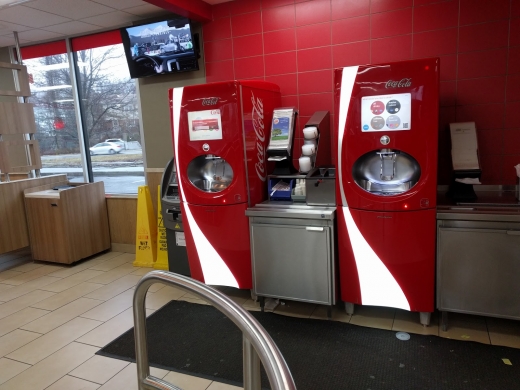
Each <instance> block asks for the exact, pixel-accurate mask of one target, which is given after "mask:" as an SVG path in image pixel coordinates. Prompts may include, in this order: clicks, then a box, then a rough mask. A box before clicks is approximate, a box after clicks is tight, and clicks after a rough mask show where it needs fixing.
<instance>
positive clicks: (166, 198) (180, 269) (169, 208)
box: [161, 158, 191, 276]
mask: <svg viewBox="0 0 520 390" xmlns="http://www.w3.org/2000/svg"><path fill="white" fill-rule="evenodd" d="M161 213H162V217H163V222H164V227H165V228H166V241H167V245H168V270H169V271H170V272H175V273H177V274H181V275H185V276H191V273H190V265H189V263H188V253H187V251H186V240H185V239H184V228H183V225H182V213H181V200H180V197H179V184H178V182H177V172H176V170H175V163H174V160H173V158H172V159H171V160H170V162H168V164H167V165H166V168H165V170H164V174H163V177H162V181H161Z"/></svg>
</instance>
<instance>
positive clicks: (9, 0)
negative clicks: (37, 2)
mask: <svg viewBox="0 0 520 390" xmlns="http://www.w3.org/2000/svg"><path fill="white" fill-rule="evenodd" d="M29 1H32V0H0V8H5V7H11V6H13V5H20V4H23V3H27V2H29Z"/></svg>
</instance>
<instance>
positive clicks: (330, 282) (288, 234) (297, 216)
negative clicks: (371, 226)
mask: <svg viewBox="0 0 520 390" xmlns="http://www.w3.org/2000/svg"><path fill="white" fill-rule="evenodd" d="M287 207H289V206H287ZM292 207H293V208H287V209H283V208H280V207H279V208H271V209H269V208H267V207H266V205H263V206H262V205H259V206H256V207H254V208H250V209H248V210H247V212H246V214H247V215H248V216H249V221H250V234H251V257H252V266H253V293H254V294H256V295H257V296H260V297H271V298H282V299H290V300H296V301H302V302H312V303H318V304H324V305H333V304H335V303H336V282H335V277H336V276H335V273H336V271H335V257H334V234H335V233H334V218H335V208H317V207H312V206H306V205H305V206H303V205H302V206H300V207H299V208H296V207H295V206H292Z"/></svg>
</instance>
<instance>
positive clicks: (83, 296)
mask: <svg viewBox="0 0 520 390" xmlns="http://www.w3.org/2000/svg"><path fill="white" fill-rule="evenodd" d="M82 283H88V282H82ZM82 283H80V284H82ZM92 284H97V283H92ZM77 286H78V285H76V286H72V287H71V288H74V287H77ZM103 286H105V285H103ZM99 288H102V287H99ZM68 290H70V288H68V289H67V290H63V291H61V292H59V293H54V295H57V294H61V293H64V292H65V291H68ZM94 291H96V290H93V291H90V292H88V293H86V294H84V295H82V296H80V297H77V298H76V299H74V300H72V301H70V302H68V303H66V304H65V305H62V306H60V307H58V308H56V309H54V310H50V312H51V313H52V312H53V311H56V310H58V309H61V308H62V307H63V306H66V305H68V304H69V303H72V302H75V301H77V300H78V299H80V298H86V297H85V295H88V294H90V293H92V292H94ZM46 292H52V291H46ZM54 295H51V296H50V297H49V298H52V297H53V296H54ZM49 298H45V299H43V301H44V300H46V299H49ZM87 299H93V300H95V301H102V302H106V300H103V299H96V298H87ZM40 302H42V301H39V302H35V303H34V304H38V303H40ZM29 307H31V308H33V309H39V310H48V309H40V308H39V307H33V306H29Z"/></svg>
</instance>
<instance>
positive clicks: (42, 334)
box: [8, 317, 103, 366]
mask: <svg viewBox="0 0 520 390" xmlns="http://www.w3.org/2000/svg"><path fill="white" fill-rule="evenodd" d="M76 318H78V317H74V318H72V319H71V320H69V321H67V322H64V323H63V324H61V325H59V326H57V327H56V328H54V329H51V330H50V331H48V332H47V333H38V332H32V331H30V330H25V329H21V328H17V329H15V330H22V331H24V332H31V333H35V334H39V335H40V337H37V338H35V339H34V340H31V341H29V342H28V343H27V344H24V345H22V346H20V347H18V348H17V349H15V350H13V351H11V352H9V353H8V355H10V354H12V353H13V352H16V351H17V350H19V349H21V348H23V347H25V346H26V345H28V344H30V343H32V342H33V341H36V340H38V339H40V338H41V337H43V336H45V335H47V334H49V333H50V332H52V331H53V330H56V329H57V328H59V327H60V326H62V325H65V324H67V323H69V322H71V321H73V320H75V319H76ZM85 319H88V318H85ZM92 321H95V320H92ZM97 322H101V321H97ZM102 324H103V323H101V324H100V325H102ZM100 325H97V326H96V327H94V328H92V329H91V330H89V331H88V332H86V333H84V334H83V335H81V336H79V337H78V338H81V337H83V336H84V335H86V334H87V333H89V332H91V331H93V330H94V329H96V328H97V327H98V326H100ZM23 326H25V325H23ZM13 332H14V330H13ZM74 342H76V340H72V341H71V342H70V343H68V344H67V345H69V344H71V343H74ZM67 345H65V346H63V347H62V348H60V349H58V350H56V351H54V352H53V353H52V354H54V353H56V352H58V351H59V350H61V349H63V348H65V347H66V346H67ZM52 354H51V355H52ZM51 355H48V356H46V357H44V358H43V359H41V360H40V361H38V362H36V363H34V364H31V363H27V362H22V363H25V364H31V365H33V366H34V365H35V364H38V363H39V362H41V361H42V360H45V359H47V358H48V357H49V356H51ZM13 360H14V359H13Z"/></svg>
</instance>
